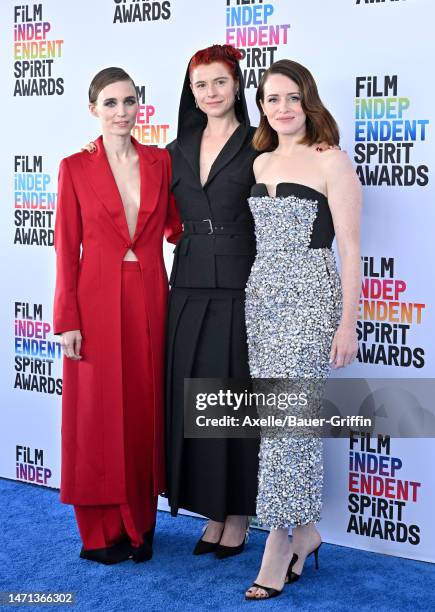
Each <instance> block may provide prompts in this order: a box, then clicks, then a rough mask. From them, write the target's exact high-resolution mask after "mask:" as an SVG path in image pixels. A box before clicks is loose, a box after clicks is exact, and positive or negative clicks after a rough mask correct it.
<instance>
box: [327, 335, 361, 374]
mask: <svg viewBox="0 0 435 612" xmlns="http://www.w3.org/2000/svg"><path fill="white" fill-rule="evenodd" d="M357 353H358V338H357V335H356V329H355V328H354V327H344V326H342V325H339V326H338V329H337V331H336V332H335V335H334V339H333V341H332V347H331V352H330V354H329V363H330V364H331V365H332V367H334V368H344V367H345V366H347V365H349V364H351V363H352V361H353V360H354V359H355V357H356V355H357Z"/></svg>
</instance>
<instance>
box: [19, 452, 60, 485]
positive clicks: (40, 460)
mask: <svg viewBox="0 0 435 612" xmlns="http://www.w3.org/2000/svg"><path fill="white" fill-rule="evenodd" d="M44 452H45V451H44V450H43V449H42V448H31V447H30V446H22V445H21V444H17V445H16V446H15V461H16V464H15V473H16V477H17V480H24V481H25V482H31V483H33V484H38V485H45V486H50V482H49V481H50V479H51V477H52V474H53V471H52V469H51V468H49V467H47V466H46V464H45V461H44Z"/></svg>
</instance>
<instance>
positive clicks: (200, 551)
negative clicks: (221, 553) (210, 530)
mask: <svg viewBox="0 0 435 612" xmlns="http://www.w3.org/2000/svg"><path fill="white" fill-rule="evenodd" d="M206 529H207V524H206V525H204V527H203V528H202V534H201V537H200V538H199V540H198V542H197V543H196V544H195V548H194V549H193V554H194V555H207V554H208V553H212V552H215V550H216V549H217V547H218V546H219V542H220V540H218V541H217V542H204V540H203V539H202V536H203V535H204V533H205V531H206ZM223 532H224V530H223V529H222V533H223ZM222 533H221V537H222Z"/></svg>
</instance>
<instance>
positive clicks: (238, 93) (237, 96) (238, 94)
mask: <svg viewBox="0 0 435 612" xmlns="http://www.w3.org/2000/svg"><path fill="white" fill-rule="evenodd" d="M236 100H240V92H239V90H237V91H236Z"/></svg>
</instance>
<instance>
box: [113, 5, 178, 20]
mask: <svg viewBox="0 0 435 612" xmlns="http://www.w3.org/2000/svg"><path fill="white" fill-rule="evenodd" d="M113 2H114V3H115V10H114V13H113V23H135V22H142V21H159V20H160V19H163V20H167V19H169V18H170V17H171V3H170V2H169V0H163V2H155V1H151V0H113Z"/></svg>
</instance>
